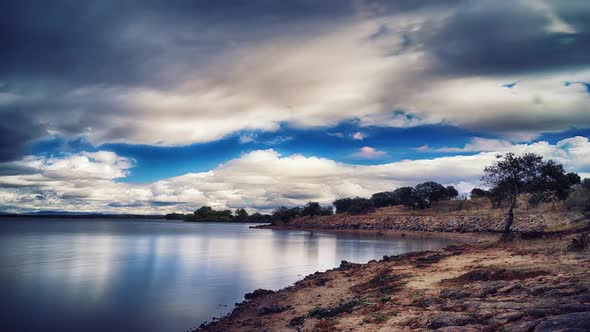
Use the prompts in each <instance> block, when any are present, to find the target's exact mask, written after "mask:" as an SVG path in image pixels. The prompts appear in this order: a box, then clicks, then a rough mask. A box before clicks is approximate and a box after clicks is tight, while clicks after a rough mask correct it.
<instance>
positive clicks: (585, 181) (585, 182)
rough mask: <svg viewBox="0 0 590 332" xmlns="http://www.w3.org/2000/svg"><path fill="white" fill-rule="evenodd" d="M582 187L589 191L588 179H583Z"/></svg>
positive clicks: (589, 183) (589, 181)
mask: <svg viewBox="0 0 590 332" xmlns="http://www.w3.org/2000/svg"><path fill="white" fill-rule="evenodd" d="M582 187H583V188H585V189H586V190H588V191H590V179H584V180H583V181H582Z"/></svg>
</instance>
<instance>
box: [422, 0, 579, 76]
mask: <svg viewBox="0 0 590 332" xmlns="http://www.w3.org/2000/svg"><path fill="white" fill-rule="evenodd" d="M539 3H540V2H539ZM554 5H555V6H554V7H552V8H551V9H552V10H553V9H555V10H556V12H557V13H560V14H562V15H561V16H559V18H560V19H561V20H563V22H562V23H563V24H567V25H571V27H572V28H574V30H575V33H574V32H572V33H566V32H561V33H560V32H556V31H554V32H552V31H547V27H548V26H550V25H551V22H550V18H549V17H548V16H547V14H546V13H544V12H543V11H542V10H539V9H535V8H534V7H533V8H531V7H530V6H527V5H526V3H519V2H517V1H510V2H508V1H470V2H469V3H467V4H465V5H464V6H460V7H457V8H456V9H455V10H454V12H453V14H452V15H451V16H449V17H448V18H447V19H445V20H444V22H443V25H442V27H441V28H440V29H436V30H435V29H433V30H431V31H428V32H429V33H431V35H430V36H428V37H427V38H426V48H427V51H428V52H429V53H430V54H431V55H432V56H433V57H434V59H435V61H437V64H438V66H440V67H439V68H440V69H442V70H444V71H446V72H449V73H452V74H465V73H470V74H495V75H501V74H507V73H508V74H511V73H514V74H517V73H522V72H530V71H550V70H555V69H559V68H576V67H579V66H588V65H589V64H590V6H588V3H586V6H579V8H578V10H577V11H576V12H572V11H571V8H573V7H572V6H571V4H568V1H561V2H555V4H554Z"/></svg>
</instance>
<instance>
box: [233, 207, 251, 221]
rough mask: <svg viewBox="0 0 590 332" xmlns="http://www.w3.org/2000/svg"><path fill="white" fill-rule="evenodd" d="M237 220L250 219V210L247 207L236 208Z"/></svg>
mask: <svg viewBox="0 0 590 332" xmlns="http://www.w3.org/2000/svg"><path fill="white" fill-rule="evenodd" d="M235 219H236V220H237V221H246V220H248V212H247V211H246V210H245V209H237V210H236V217H235Z"/></svg>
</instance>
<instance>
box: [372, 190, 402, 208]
mask: <svg viewBox="0 0 590 332" xmlns="http://www.w3.org/2000/svg"><path fill="white" fill-rule="evenodd" d="M371 201H373V205H375V207H378V208H380V207H386V206H394V205H398V204H400V203H399V200H398V199H397V196H396V194H395V193H394V192H393V191H383V192H380V193H375V194H373V196H371Z"/></svg>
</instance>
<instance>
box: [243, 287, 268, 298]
mask: <svg viewBox="0 0 590 332" xmlns="http://www.w3.org/2000/svg"><path fill="white" fill-rule="evenodd" d="M272 293H274V291H271V290H269V289H257V290H255V291H253V292H252V293H246V295H244V298H245V299H246V300H252V299H254V298H257V297H259V296H262V295H267V294H272Z"/></svg>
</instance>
